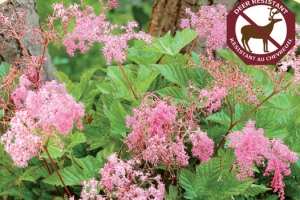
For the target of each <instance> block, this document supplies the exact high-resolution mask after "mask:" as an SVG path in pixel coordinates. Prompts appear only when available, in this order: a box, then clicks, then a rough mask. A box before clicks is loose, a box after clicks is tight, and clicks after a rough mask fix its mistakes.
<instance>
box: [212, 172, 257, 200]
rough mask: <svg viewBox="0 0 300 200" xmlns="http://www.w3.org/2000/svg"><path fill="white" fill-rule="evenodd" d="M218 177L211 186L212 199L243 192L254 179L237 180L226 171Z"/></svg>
mask: <svg viewBox="0 0 300 200" xmlns="http://www.w3.org/2000/svg"><path fill="white" fill-rule="evenodd" d="M220 178H221V179H220V180H219V181H217V182H215V184H214V187H212V199H221V198H224V197H230V196H235V195H240V194H243V193H244V192H245V191H246V190H247V188H248V187H249V186H250V185H251V184H252V183H253V181H254V180H253V179H247V180H245V181H239V180H238V179H237V178H236V177H235V175H234V174H232V173H228V174H227V175H225V176H222V177H220Z"/></svg>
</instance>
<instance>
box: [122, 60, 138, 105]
mask: <svg viewBox="0 0 300 200" xmlns="http://www.w3.org/2000/svg"><path fill="white" fill-rule="evenodd" d="M118 66H119V67H120V69H121V71H122V74H123V76H124V77H125V79H126V82H127V84H128V86H129V88H130V90H131V92H132V94H133V96H134V98H135V100H138V97H137V95H136V94H135V92H134V90H133V88H132V85H131V84H130V81H129V79H128V77H127V76H126V74H125V72H124V70H123V67H122V64H121V63H118Z"/></svg>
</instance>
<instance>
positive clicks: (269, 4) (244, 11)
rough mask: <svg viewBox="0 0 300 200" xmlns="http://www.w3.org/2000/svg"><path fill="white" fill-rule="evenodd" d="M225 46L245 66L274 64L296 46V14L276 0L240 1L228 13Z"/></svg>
mask: <svg viewBox="0 0 300 200" xmlns="http://www.w3.org/2000/svg"><path fill="white" fill-rule="evenodd" d="M227 45H228V47H229V48H230V49H231V50H232V51H234V52H235V53H236V54H237V55H238V56H239V57H240V58H241V60H243V61H244V62H245V64H248V65H275V64H276V63H278V62H279V61H280V59H281V58H282V57H283V56H284V55H285V54H286V53H287V52H288V51H289V50H290V49H291V48H292V47H293V46H294V45H295V15H294V14H293V13H292V12H291V11H290V10H289V9H288V8H287V7H286V6H285V5H284V4H283V3H282V2H281V1H279V0H242V1H241V2H240V3H239V4H238V5H237V6H236V7H235V8H234V9H233V10H232V11H231V12H230V13H229V14H228V16H227Z"/></svg>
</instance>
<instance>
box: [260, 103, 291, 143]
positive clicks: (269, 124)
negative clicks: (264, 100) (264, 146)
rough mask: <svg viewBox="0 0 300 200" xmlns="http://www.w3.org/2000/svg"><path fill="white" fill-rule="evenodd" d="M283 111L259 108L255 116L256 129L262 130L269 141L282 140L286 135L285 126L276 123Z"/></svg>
mask: <svg viewBox="0 0 300 200" xmlns="http://www.w3.org/2000/svg"><path fill="white" fill-rule="evenodd" d="M283 114H284V111H282V110H280V109H276V108H261V109H259V110H257V112H256V115H255V121H256V128H263V129H264V134H265V135H266V136H268V137H269V138H270V139H273V138H279V139H283V138H284V137H285V136H286V135H287V130H286V126H284V125H281V124H278V123H276V121H277V119H278V118H280V117H281V116H282V115H283Z"/></svg>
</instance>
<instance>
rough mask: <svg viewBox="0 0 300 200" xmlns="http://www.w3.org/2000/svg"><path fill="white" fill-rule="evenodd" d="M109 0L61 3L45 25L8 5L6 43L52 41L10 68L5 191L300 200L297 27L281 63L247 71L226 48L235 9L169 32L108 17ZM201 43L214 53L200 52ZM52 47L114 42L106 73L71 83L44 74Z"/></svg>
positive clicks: (195, 16) (0, 18) (1, 184)
mask: <svg viewBox="0 0 300 200" xmlns="http://www.w3.org/2000/svg"><path fill="white" fill-rule="evenodd" d="M100 6H101V7H102V11H101V12H100V14H97V13H96V12H95V11H94V8H93V7H91V6H84V5H83V4H82V3H81V4H76V3H75V4H70V5H69V6H67V7H65V5H64V4H63V3H57V4H53V10H54V12H53V15H49V16H48V18H47V20H46V21H47V23H45V24H44V25H43V26H42V28H41V29H35V28H31V29H29V28H27V29H25V28H24V29H22V28H21V27H25V25H26V26H27V24H26V21H25V20H24V19H25V18H26V17H25V16H26V13H25V12H19V13H18V12H16V11H14V10H13V9H11V8H10V7H9V5H8V6H7V8H6V9H11V12H12V13H14V14H13V17H11V16H6V15H5V14H4V13H2V12H0V28H1V35H3V37H4V40H2V39H3V38H2V37H0V39H1V41H0V42H1V43H0V46H1V47H4V46H5V38H7V39H8V38H15V39H16V40H17V41H19V43H20V45H21V46H23V43H22V37H25V36H26V35H27V34H31V35H33V40H32V41H33V42H35V43H38V44H40V45H42V47H43V49H44V50H43V52H41V55H38V56H32V55H30V54H29V53H28V52H27V51H26V48H22V49H23V52H22V55H23V56H22V57H21V58H20V59H18V60H16V61H15V62H12V63H11V65H10V67H9V66H8V67H7V66H6V68H7V69H8V70H7V73H6V74H5V75H2V76H1V81H0V84H1V93H0V95H1V100H0V102H1V104H0V105H1V107H0V109H1V113H0V114H1V118H2V126H1V130H2V132H1V135H0V136H1V137H0V157H1V159H0V175H1V179H0V196H5V197H7V198H9V199H70V200H71V199H84V200H89V199H103V200H104V199H120V200H132V199H135V200H150V199H157V200H163V199H168V200H173V199H248V200H252V199H277V198H279V199H280V200H283V199H299V198H300V194H299V192H298V191H299V179H300V161H299V159H298V157H299V155H300V148H299V147H300V142H299V141H300V118H299V114H298V113H299V112H300V106H299V101H300V96H299V67H300V65H299V63H300V61H299V60H300V56H299V55H298V54H297V52H296V51H297V48H298V47H299V46H300V28H299V27H300V26H299V25H296V30H295V32H296V45H295V47H294V48H293V49H292V50H291V51H290V52H288V54H287V56H286V57H285V58H284V59H283V60H281V61H280V63H278V65H276V66H248V65H245V64H244V63H243V62H242V61H241V60H240V59H239V58H238V57H237V56H236V55H234V53H233V52H231V51H230V50H228V49H226V48H225V47H226V45H225V39H226V16H227V11H226V9H225V7H224V6H223V5H217V6H202V7H201V8H200V9H199V11H198V12H197V13H194V12H192V11H191V10H190V9H188V8H187V9H186V13H187V16H189V18H187V19H182V21H181V27H182V31H178V32H176V34H175V36H174V37H172V36H171V35H170V34H169V33H168V34H166V35H165V36H163V37H160V38H154V37H151V36H150V35H148V34H147V33H146V32H143V31H137V30H136V29H137V27H138V24H137V22H134V21H131V22H127V24H126V25H118V24H113V23H112V22H110V21H109V20H107V17H106V12H107V11H109V10H112V9H114V8H117V7H118V2H117V1H116V0H108V1H107V2H106V3H104V2H102V1H101V0H100ZM57 21H58V22H60V23H61V27H60V28H59V29H56V28H54V23H55V22H57ZM72 23H74V24H73V25H72ZM198 38H205V39H206V47H207V52H206V53H205V55H203V54H199V55H198V54H197V53H195V52H193V47H194V44H195V43H196V41H197V40H198ZM129 41H133V43H134V45H131V46H130V45H129ZM51 42H53V43H58V44H62V45H64V46H65V47H66V51H67V53H68V54H69V55H70V56H75V54H74V53H75V52H76V51H79V52H80V53H82V54H85V53H86V52H87V51H88V50H89V49H90V48H91V47H92V46H93V45H94V44H95V43H100V44H102V45H103V46H102V48H101V49H100V50H99V52H100V53H101V54H102V55H103V57H104V58H105V60H106V64H107V65H108V66H107V67H106V69H105V70H103V67H102V68H101V70H103V71H104V72H103V71H102V72H101V73H102V74H103V76H94V74H95V73H96V71H98V72H99V71H100V68H91V69H89V70H87V71H86V72H84V73H83V74H82V76H81V79H80V81H79V82H73V81H71V80H70V79H69V78H68V76H67V75H66V74H64V73H63V72H56V76H57V77H58V78H59V80H60V82H58V81H51V82H44V81H43V78H42V75H43V73H44V72H43V70H42V66H43V64H44V63H46V62H47V60H46V59H45V49H46V48H47V45H48V44H49V43H51ZM190 42H192V43H193V45H192V48H191V49H190V51H189V52H188V53H187V54H180V53H179V52H180V50H181V49H182V48H183V47H185V46H186V45H187V44H189V43H190ZM216 54H219V55H220V56H221V57H223V60H219V59H217V58H216ZM99 57H100V56H99ZM224 60H226V61H224ZM124 63H130V64H124ZM289 69H292V70H289Z"/></svg>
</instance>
